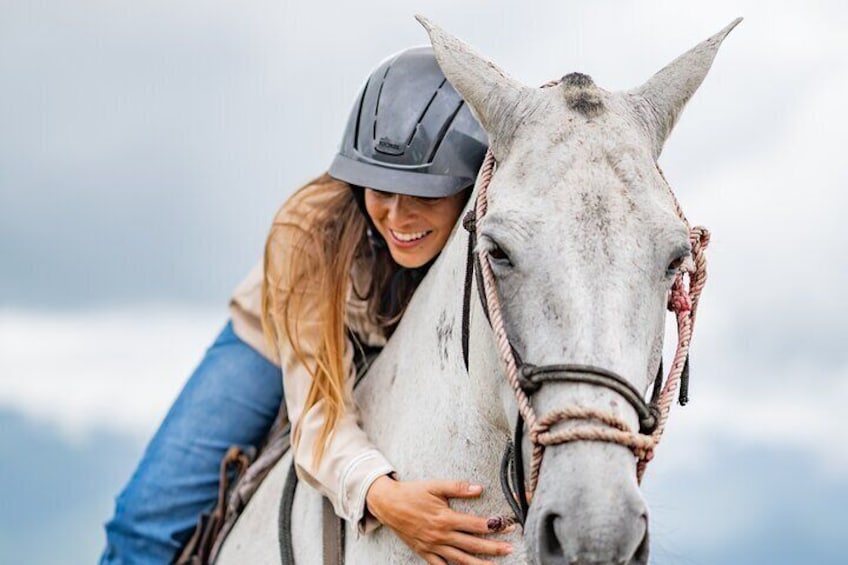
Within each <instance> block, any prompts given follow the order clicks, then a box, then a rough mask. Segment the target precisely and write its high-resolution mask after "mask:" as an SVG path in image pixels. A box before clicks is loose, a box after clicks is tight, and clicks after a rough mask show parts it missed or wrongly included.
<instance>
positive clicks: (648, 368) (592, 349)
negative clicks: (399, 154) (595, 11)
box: [218, 18, 738, 565]
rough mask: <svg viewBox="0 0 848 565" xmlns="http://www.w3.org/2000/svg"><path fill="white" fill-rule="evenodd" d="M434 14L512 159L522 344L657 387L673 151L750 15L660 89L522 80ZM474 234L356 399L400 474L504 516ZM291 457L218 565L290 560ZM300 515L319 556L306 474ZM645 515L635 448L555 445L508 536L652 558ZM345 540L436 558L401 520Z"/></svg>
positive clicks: (510, 194) (471, 98)
mask: <svg viewBox="0 0 848 565" xmlns="http://www.w3.org/2000/svg"><path fill="white" fill-rule="evenodd" d="M421 21H422V24H423V25H424V26H425V27H426V28H427V30H428V32H429V33H430V36H431V41H432V43H433V47H434V49H435V52H436V56H437V59H438V61H439V64H440V65H441V67H442V69H443V71H444V73H445V75H446V76H447V78H448V80H450V82H451V84H453V86H454V87H455V88H456V89H457V91H458V92H459V93H460V94H461V95H462V96H463V98H464V99H465V101H466V102H467V103H468V104H469V105H470V107H471V108H472V110H473V111H474V113H475V115H476V116H477V117H478V118H479V119H480V122H481V123H482V125H483V127H484V128H485V129H486V130H487V132H488V133H489V136H490V141H491V149H492V151H493V154H494V156H495V158H496V159H497V162H498V168H497V172H496V173H495V175H494V178H493V180H492V182H491V185H490V188H489V207H488V213H487V215H486V216H485V218H484V220H483V222H482V225H481V230H480V233H479V236H478V237H479V239H478V245H480V246H486V247H487V248H489V249H494V248H495V247H497V248H499V249H502V250H503V252H504V253H505V254H506V255H508V257H509V260H508V261H504V262H498V263H497V264H495V265H494V270H495V274H496V276H497V280H498V290H499V293H500V297H501V302H502V305H503V313H504V316H505V319H506V321H507V329H508V332H509V335H510V338H511V339H512V341H513V345H514V346H515V348H516V349H517V350H518V351H519V352H520V353H521V356H522V357H523V358H524V359H525V360H529V361H531V362H533V363H535V364H538V365H542V364H555V363H565V362H567V363H584V364H591V365H595V366H599V367H605V368H608V369H610V370H613V371H615V372H616V373H618V374H620V375H623V376H625V377H626V378H627V379H628V380H629V381H630V382H631V383H632V384H633V385H634V386H636V387H637V388H638V389H639V390H641V391H645V390H646V389H647V387H648V386H649V384H650V382H651V381H652V377H653V375H654V374H655V373H656V370H657V366H658V364H659V361H660V354H661V349H662V334H663V325H664V318H665V316H664V314H665V301H666V299H667V294H668V290H669V287H670V284H671V275H670V273H669V272H668V269H669V265H670V264H673V263H674V262H675V261H676V260H680V259H686V258H687V256H688V253H689V251H690V249H689V234H688V231H687V229H686V226H685V224H684V223H683V222H682V221H681V220H680V218H679V217H678V216H677V214H676V213H675V208H674V204H673V202H672V199H671V197H670V195H669V194H668V191H667V188H666V186H665V184H664V181H663V179H662V178H661V176H660V175H659V173H658V171H657V168H656V165H655V163H656V159H657V158H658V157H659V154H660V151H661V149H662V146H663V143H664V141H665V139H666V137H667V136H668V134H669V133H670V131H671V129H672V128H673V126H674V124H675V122H676V119H677V117H678V115H679V113H680V111H681V110H682V108H683V106H684V105H685V104H686V102H687V101H688V100H689V98H690V97H691V96H692V94H693V93H694V92H695V90H696V89H697V87H698V86H699V85H700V84H701V81H702V80H703V79H704V77H705V76H706V73H707V71H708V70H709V67H710V65H711V64H712V61H713V58H714V57H715V54H716V52H717V50H718V47H719V45H720V43H721V41H722V40H723V39H724V37H725V36H726V35H727V34H728V33H729V32H730V30H731V29H732V28H733V27H734V26H735V25H736V23H738V20H737V21H736V22H734V23H732V24H731V25H730V26H728V27H727V28H725V29H724V30H722V31H721V32H720V33H718V34H716V35H714V36H713V37H711V38H709V39H708V40H706V41H705V42H703V43H701V44H699V45H697V46H696V47H694V48H693V49H692V50H690V51H688V52H687V53H685V54H684V55H682V56H681V57H679V58H678V59H676V60H675V61H674V62H672V63H671V64H670V65H668V66H667V67H665V68H664V69H662V70H661V71H660V72H659V73H657V74H656V75H655V76H654V77H652V78H651V79H650V80H649V81H648V82H647V83H645V84H644V85H643V86H641V87H639V88H637V89H634V90H630V91H625V92H616V93H614V92H607V91H605V90H602V89H600V88H598V87H597V86H595V85H594V84H593V83H592V82H591V79H589V81H588V83H586V82H585V81H583V82H581V83H580V84H576V83H575V82H574V81H564V82H563V84H561V85H560V86H556V87H553V88H547V89H537V88H530V87H526V86H523V85H521V84H519V83H517V82H516V81H514V80H513V79H511V78H510V77H508V76H507V75H506V74H505V73H504V72H503V71H501V70H500V69H499V68H498V67H496V66H495V65H494V64H493V63H491V62H489V61H488V60H486V59H485V58H483V57H481V56H479V55H478V54H476V53H475V52H474V51H472V50H471V48H470V47H468V46H467V45H465V44H464V43H462V42H461V41H459V40H457V39H456V38H454V37H452V36H450V35H448V34H446V33H445V32H443V31H442V30H440V29H439V28H437V27H436V26H434V25H432V24H430V23H429V22H427V21H426V20H423V18H422V19H421ZM586 78H588V77H586ZM476 193H477V189H476V188H475V193H474V194H473V195H472V198H471V202H470V203H469V206H471V205H473V202H474V199H475V197H476ZM467 237H468V234H467V233H466V232H465V230H463V229H462V228H461V227H457V228H455V229H454V233H453V234H452V235H451V237H450V239H449V241H448V243H447V245H446V246H445V248H444V250H443V251H442V253H441V255H440V257H439V259H438V260H437V261H436V263H435V264H434V265H433V266H432V268H431V269H430V272H429V273H428V275H427V277H426V278H425V279H424V281H423V282H422V283H421V286H420V288H419V289H418V290H417V291H416V293H415V296H414V297H413V299H412V301H411V303H410V304H409V307H408V309H407V312H406V314H405V316H404V318H403V320H402V322H401V323H400V325H399V326H398V328H397V330H396V331H395V333H394V335H393V337H392V339H391V340H390V341H389V343H388V345H387V346H386V348H385V349H384V350H383V352H382V353H381V354H380V356H379V357H378V358H377V360H376V362H375V363H374V365H373V366H372V367H371V369H370V370H369V372H368V374H367V376H366V377H365V379H364V381H363V383H362V384H361V385H360V386H359V387H358V388H357V390H356V392H355V400H356V402H357V404H358V407H359V410H360V414H361V419H362V426H363V429H364V430H365V431H366V433H367V434H368V436H369V437H370V438H371V439H372V441H373V442H374V443H375V444H376V445H377V446H378V448H379V449H380V450H381V451H382V452H383V453H384V454H385V455H386V456H387V457H388V459H389V460H390V461H391V462H392V463H393V464H394V465H395V467H396V468H397V469H398V472H399V475H400V478H401V479H429V480H433V479H458V480H467V481H473V482H474V483H478V484H481V485H482V486H483V487H484V489H485V490H484V494H483V496H482V497H480V498H479V499H476V500H471V501H460V500H455V501H454V502H453V503H452V504H453V505H454V506H455V507H457V508H460V509H462V510H463V511H468V512H472V513H474V514H477V515H481V516H495V515H505V514H509V513H510V510H509V506H508V505H507V503H506V501H505V500H504V497H503V495H502V494H501V490H500V486H499V477H498V469H499V464H500V457H501V454H502V452H503V449H504V446H505V444H506V443H507V441H508V438H509V436H510V434H511V429H510V428H511V423H512V422H513V421H514V418H515V414H516V405H515V399H514V396H513V392H512V390H511V389H510V387H509V385H508V383H507V380H506V378H505V377H504V371H503V368H502V366H501V363H500V360H499V356H498V353H497V351H496V349H495V345H494V342H493V339H492V332H491V329H490V327H489V325H488V323H487V321H486V318H485V316H484V314H483V311H482V308H481V306H480V304H479V301H478V300H477V294H476V291H473V293H472V297H473V300H472V308H471V315H470V348H469V349H470V358H469V367H470V368H469V371H468V372H466V370H465V366H464V364H463V359H462V347H461V313H462V296H463V293H462V290H463V283H464V276H465V261H466V245H467ZM533 402H534V405H535V407H536V410H537V412H539V413H543V412H547V411H550V410H552V409H555V408H557V407H562V406H567V405H578V406H582V407H591V408H599V409H603V410H606V411H608V412H610V413H612V414H615V415H616V416H617V417H619V418H621V419H623V420H624V421H626V422H628V423H629V425H630V426H631V427H632V428H633V429H634V430H636V429H638V424H637V419H636V414H635V411H634V410H633V408H632V407H631V406H630V404H629V403H627V402H625V401H623V400H622V398H621V397H618V396H617V394H616V393H614V392H612V391H611V390H609V389H607V388H602V387H594V386H590V385H581V384H566V383H551V384H549V385H546V386H545V387H544V388H543V389H542V390H541V391H540V392H539V393H537V394H536V395H534V397H533ZM569 424H570V423H565V424H563V425H564V426H568V425H569ZM526 443H527V442H525V450H526V449H527V447H526ZM525 460H526V458H525ZM290 463H291V461H290V456H286V457H284V458H283V460H282V461H281V462H280V463H279V464H278V465H277V466H276V468H275V469H274V470H273V471H272V472H271V474H270V475H269V476H268V478H267V479H266V481H265V483H264V484H263V485H262V486H261V487H260V489H259V490H258V491H257V493H256V494H255V496H254V498H253V500H252V501H251V503H250V504H249V505H248V507H247V509H246V511H245V513H244V514H243V516H242V517H241V518H240V520H239V522H238V523H237V524H236V526H235V528H234V530H233V531H232V532H231V534H230V536H229V538H228V540H227V541H226V543H225V544H224V546H223V548H222V551H221V553H220V555H219V558H218V563H219V564H221V565H227V564H245V563H251V564H254V563H269V564H270V563H279V562H280V560H279V540H278V526H277V524H278V512H279V501H280V496H281V491H282V487H283V483H284V481H285V476H286V474H287V472H288V468H289V466H290ZM293 516H294V517H293V520H294V526H293V531H292V536H293V539H294V551H295V559H296V562H297V563H299V564H313V563H321V559H322V547H321V533H320V532H321V499H320V495H318V493H317V492H316V491H314V490H312V489H311V488H309V487H308V486H307V485H305V484H302V483H301V485H300V486H299V487H298V491H297V494H296V496H295V500H294V512H293ZM647 517H648V513H647V506H646V504H645V502H644V500H643V498H642V495H641V493H640V491H639V488H638V485H637V481H636V464H635V457H634V455H633V454H632V453H631V451H630V450H629V449H627V448H624V447H622V446H620V445H615V444H610V443H600V442H589V441H581V442H574V443H568V444H563V445H559V446H554V447H549V448H548V449H547V450H546V455H545V459H544V463H543V465H542V468H541V473H540V478H539V486H538V490H537V491H536V494H535V496H534V499H533V501H532V504H531V506H530V513H529V515H528V518H527V523H526V525H525V529H524V532H522V531H521V529H520V528H519V529H518V530H517V531H516V532H515V533H513V534H511V535H509V536H507V537H508V538H510V541H511V542H512V543H513V544H514V545H515V547H516V551H515V553H514V554H513V555H511V556H509V557H505V558H502V559H500V561H499V562H502V563H526V562H534V563H581V564H584V563H585V564H590V563H591V564H595V563H647V559H648V533H647V532H648V521H647ZM422 527H426V525H425V524H422ZM346 540H347V543H346V556H347V562H348V563H352V564H356V565H359V564H371V563H407V562H416V561H418V559H417V558H416V557H415V554H414V553H412V551H411V550H410V549H409V548H408V547H406V546H405V545H404V544H403V543H402V542H401V541H400V540H399V538H397V536H395V535H394V534H393V533H392V532H391V531H390V530H389V529H388V528H380V529H379V530H377V531H376V532H374V533H372V534H369V535H367V536H359V535H357V534H356V533H355V531H354V530H353V529H351V528H350V527H348V532H347V536H346Z"/></svg>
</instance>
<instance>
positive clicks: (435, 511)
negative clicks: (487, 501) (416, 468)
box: [365, 476, 512, 565]
mask: <svg viewBox="0 0 848 565" xmlns="http://www.w3.org/2000/svg"><path fill="white" fill-rule="evenodd" d="M482 492H483V487H481V486H479V485H472V484H469V483H465V482H458V481H395V480H394V479H392V478H391V477H389V476H382V477H380V478H379V479H377V480H376V481H374V482H373V483H372V484H371V487H370V488H369V489H368V494H367V495H366V497H365V500H366V505H367V507H368V511H369V512H371V514H372V515H373V516H374V517H375V518H377V520H379V521H380V522H381V523H382V524H384V525H386V526H388V527H390V528H391V529H392V530H394V532H395V533H396V534H397V535H398V537H400V539H402V540H403V542H404V543H406V544H407V545H408V546H409V547H411V548H412V550H413V551H415V552H416V553H417V554H418V555H420V556H421V557H423V558H424V560H425V561H427V563H430V564H431V565H436V564H440V565H444V564H445V563H448V562H450V563H459V564H462V565H485V564H490V563H491V561H484V560H482V559H479V558H477V557H474V555H473V554H478V555H509V554H510V553H512V545H510V544H509V543H506V542H504V541H499V540H493V539H485V538H482V537H480V536H482V535H486V534H491V533H495V532H494V531H493V530H492V529H490V528H489V525H488V522H489V521H488V520H487V519H486V518H481V517H479V516H473V515H471V514H462V513H461V512H457V511H455V510H453V509H452V508H451V507H450V505H449V504H448V502H449V500H450V499H451V498H476V497H478V496H480V494H481V493H482ZM495 527H497V526H495Z"/></svg>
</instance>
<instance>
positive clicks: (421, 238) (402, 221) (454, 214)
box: [365, 188, 466, 269]
mask: <svg viewBox="0 0 848 565" xmlns="http://www.w3.org/2000/svg"><path fill="white" fill-rule="evenodd" d="M465 200H466V191H461V192H459V193H457V194H454V195H453V196H446V197H444V198H421V197H417V196H408V195H405V194H394V193H391V192H382V191H379V190H374V189H371V188H366V189H365V209H366V210H367V211H368V215H369V216H370V217H371V221H372V222H374V226H376V228H377V231H379V232H380V235H382V236H383V239H385V240H386V243H387V244H388V246H389V253H391V255H392V259H394V260H395V262H396V263H397V264H398V265H400V266H402V267H407V268H410V269H412V268H416V267H421V266H422V265H425V264H427V263H428V262H429V261H431V260H432V259H433V258H434V257H435V256H436V255H438V254H439V252H441V250H442V248H443V247H444V246H445V243H447V241H448V236H450V233H451V230H453V226H454V225H455V224H456V221H457V219H458V218H459V214H460V212H462V208H463V206H464V205H465Z"/></svg>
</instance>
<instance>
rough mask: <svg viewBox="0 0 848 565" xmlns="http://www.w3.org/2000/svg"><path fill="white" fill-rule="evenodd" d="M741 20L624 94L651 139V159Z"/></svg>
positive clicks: (657, 154)
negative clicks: (652, 147) (652, 149)
mask: <svg viewBox="0 0 848 565" xmlns="http://www.w3.org/2000/svg"><path fill="white" fill-rule="evenodd" d="M741 21H742V18H736V19H735V20H733V21H732V22H731V23H730V25H728V26H727V27H725V28H724V29H723V30H721V31H720V32H718V33H717V34H715V35H713V36H712V37H710V38H709V39H707V40H706V41H703V42H702V43H699V44H698V45H696V46H695V47H693V48H692V49H690V50H689V51H687V52H686V53H684V54H683V55H681V56H680V57H678V58H677V59H675V60H674V61H672V62H671V63H670V64H668V65H667V66H666V67H664V68H663V69H662V70H661V71H660V72H658V73H657V74H655V75H654V76H653V77H651V78H650V80H648V82H646V83H645V84H643V85H642V86H640V87H639V88H636V89H634V90H631V91H629V92H628V93H627V94H628V95H629V98H630V100H631V102H632V104H633V107H634V109H635V110H636V113H637V114H638V116H639V117H640V118H641V119H642V121H643V122H644V123H645V125H646V126H647V128H648V131H649V133H650V135H651V136H652V138H653V145H654V157H655V158H657V157H659V155H660V153H661V152H662V148H663V144H664V143H665V140H666V138H668V136H669V134H670V133H671V130H672V129H673V128H674V124H675V123H676V122H677V117H678V116H679V115H680V112H681V111H682V110H683V107H684V106H685V105H686V103H687V102H688V101H689V99H690V98H691V97H692V95H693V94H695V91H696V90H698V87H699V86H701V83H702V82H703V80H704V77H706V76H707V72H708V71H709V70H710V67H711V66H712V64H713V59H715V56H716V53H718V48H719V47H720V46H721V42H722V41H724V38H725V37H727V34H728V33H730V32H731V31H732V30H733V28H735V27H736V26H737V25H738V24H739V22H741Z"/></svg>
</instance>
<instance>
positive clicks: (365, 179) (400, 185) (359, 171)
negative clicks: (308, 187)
mask: <svg viewBox="0 0 848 565" xmlns="http://www.w3.org/2000/svg"><path fill="white" fill-rule="evenodd" d="M329 173H330V176H331V177H333V178H334V179H337V180H340V181H344V182H346V183H348V184H352V185H355V186H361V187H363V188H373V189H376V190H381V191H383V192H391V193H394V194H406V195H409V196H421V197H425V198H442V197H445V196H453V195H454V194H456V193H458V192H460V191H461V190H463V189H464V188H468V187H469V186H471V185H473V184H474V179H473V178H469V177H457V176H452V175H435V174H432V173H427V172H421V171H405V170H402V169H397V168H388V167H381V166H380V165H376V164H370V163H362V162H360V161H355V160H353V159H351V158H349V157H345V156H344V155H341V154H338V155H336V158H335V159H333V163H332V164H331V165H330V170H329Z"/></svg>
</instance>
